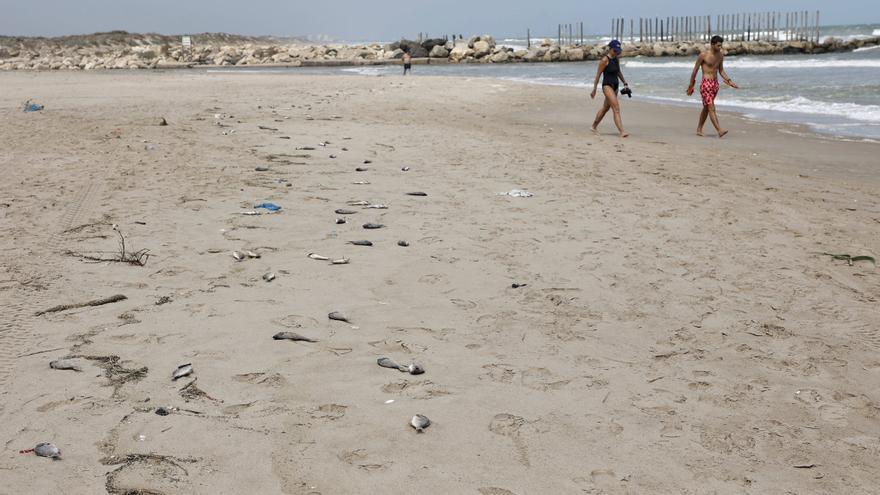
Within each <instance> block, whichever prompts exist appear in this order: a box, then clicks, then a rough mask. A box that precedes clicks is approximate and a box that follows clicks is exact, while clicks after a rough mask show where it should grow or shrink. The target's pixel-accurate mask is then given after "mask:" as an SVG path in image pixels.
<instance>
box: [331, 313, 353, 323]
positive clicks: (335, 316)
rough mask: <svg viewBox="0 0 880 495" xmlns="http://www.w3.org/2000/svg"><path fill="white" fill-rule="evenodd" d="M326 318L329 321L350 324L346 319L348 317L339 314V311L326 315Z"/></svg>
mask: <svg viewBox="0 0 880 495" xmlns="http://www.w3.org/2000/svg"><path fill="white" fill-rule="evenodd" d="M327 318H330V319H331V320H336V321H344V322H346V323H351V321H350V320H349V319H348V316H345V315H344V314H342V313H340V312H339V311H333V312H331V313H330V314H328V315H327Z"/></svg>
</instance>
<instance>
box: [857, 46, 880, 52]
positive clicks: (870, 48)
mask: <svg viewBox="0 0 880 495" xmlns="http://www.w3.org/2000/svg"><path fill="white" fill-rule="evenodd" d="M878 48H880V45H874V46H863V47H861V48H856V49H855V50H853V53H855V52H867V51H871V50H876V49H878Z"/></svg>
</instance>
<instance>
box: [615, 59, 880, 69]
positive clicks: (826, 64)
mask: <svg viewBox="0 0 880 495" xmlns="http://www.w3.org/2000/svg"><path fill="white" fill-rule="evenodd" d="M724 66H725V67H726V68H728V69H729V68H737V69H830V68H847V69H852V68H880V60H823V59H817V58H808V59H801V60H756V59H752V58H741V59H733V58H731V59H727V60H726V61H725V62H724ZM624 67H628V68H647V69H691V68H693V67H694V63H693V62H672V61H668V62H646V61H642V60H626V61H624Z"/></svg>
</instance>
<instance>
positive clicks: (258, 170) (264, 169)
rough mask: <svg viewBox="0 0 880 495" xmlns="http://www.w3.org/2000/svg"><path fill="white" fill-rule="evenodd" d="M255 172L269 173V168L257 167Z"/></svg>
mask: <svg viewBox="0 0 880 495" xmlns="http://www.w3.org/2000/svg"><path fill="white" fill-rule="evenodd" d="M254 171H256V172H268V171H269V167H256V168H254Z"/></svg>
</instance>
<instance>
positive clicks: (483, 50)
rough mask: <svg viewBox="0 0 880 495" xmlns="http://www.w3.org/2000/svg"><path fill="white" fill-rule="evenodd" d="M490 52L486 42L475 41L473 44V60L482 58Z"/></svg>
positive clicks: (490, 47)
mask: <svg viewBox="0 0 880 495" xmlns="http://www.w3.org/2000/svg"><path fill="white" fill-rule="evenodd" d="M491 51H492V46H491V45H489V43H488V42H487V41H483V40H480V41H477V42H475V43H474V58H483V57H485V56H486V55H488V54H489V53H490V52H491Z"/></svg>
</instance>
